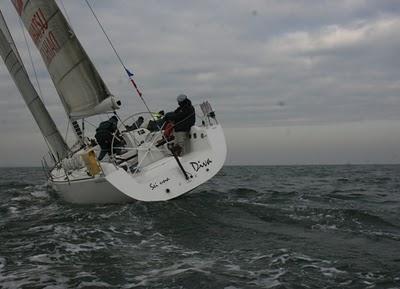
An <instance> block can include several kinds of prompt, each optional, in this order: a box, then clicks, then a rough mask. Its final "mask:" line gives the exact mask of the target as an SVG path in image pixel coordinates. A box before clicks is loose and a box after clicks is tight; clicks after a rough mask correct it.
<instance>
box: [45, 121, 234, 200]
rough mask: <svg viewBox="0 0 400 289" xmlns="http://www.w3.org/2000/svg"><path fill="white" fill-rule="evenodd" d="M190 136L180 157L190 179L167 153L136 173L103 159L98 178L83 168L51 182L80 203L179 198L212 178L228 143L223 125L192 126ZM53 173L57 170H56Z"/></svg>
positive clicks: (221, 160)
mask: <svg viewBox="0 0 400 289" xmlns="http://www.w3.org/2000/svg"><path fill="white" fill-rule="evenodd" d="M191 135H192V137H191V138H190V139H189V140H188V144H187V147H188V148H189V151H188V153H186V154H185V155H184V156H183V157H179V160H180V163H181V164H182V167H183V168H184V170H185V172H186V173H187V176H188V179H186V177H185V175H184V173H183V171H182V169H181V168H180V167H179V165H178V163H177V161H176V160H175V158H174V157H173V156H167V157H164V158H161V159H159V160H157V161H155V162H152V163H150V164H149V165H146V166H144V167H143V168H141V169H140V171H138V172H135V173H134V174H133V173H132V172H130V171H129V170H125V169H123V168H121V167H119V166H116V165H114V164H113V163H105V162H102V163H101V167H102V171H103V173H102V174H99V175H97V176H95V177H90V176H88V175H87V173H86V170H84V169H83V170H81V171H77V172H72V173H70V175H69V178H68V180H67V179H66V178H65V177H64V178H53V180H50V184H51V185H52V187H53V188H54V189H55V190H56V192H57V193H58V194H59V195H60V196H61V197H62V198H63V199H64V200H65V201H67V202H71V203H78V204H93V203H126V202H131V201H134V200H140V201H147V202H151V201H165V200H170V199H173V198H176V197H179V196H181V195H183V194H185V193H187V192H189V191H191V190H193V189H194V188H196V187H198V186H199V185H201V184H202V183H204V182H206V181H208V180H209V179H211V178H212V177H213V176H214V175H215V174H216V173H218V171H219V170H220V169H221V168H222V166H223V164H224V162H225V159H226V152H227V151H226V142H225V137H224V134H223V131H222V128H221V126H220V125H213V126H209V127H207V128H206V127H200V128H199V127H193V128H192V132H191ZM194 135H196V138H194ZM54 174H55V175H57V172H54V171H53V175H54Z"/></svg>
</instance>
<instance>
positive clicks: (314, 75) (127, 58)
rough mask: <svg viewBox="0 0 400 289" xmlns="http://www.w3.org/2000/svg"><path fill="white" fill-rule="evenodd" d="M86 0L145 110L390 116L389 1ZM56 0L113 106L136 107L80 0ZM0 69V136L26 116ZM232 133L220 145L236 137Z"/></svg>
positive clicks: (330, 121) (300, 121) (44, 77)
mask: <svg viewBox="0 0 400 289" xmlns="http://www.w3.org/2000/svg"><path fill="white" fill-rule="evenodd" d="M90 2H91V3H92V2H93V3H94V9H95V11H96V13H97V15H98V17H99V18H100V19H101V21H102V24H103V25H104V28H105V30H106V31H107V32H108V33H109V36H110V37H111V39H112V40H113V43H114V45H115V46H116V48H117V49H118V52H119V53H120V55H121V57H122V59H123V60H124V62H125V63H126V65H127V66H128V67H129V68H130V69H132V70H133V71H134V73H135V78H136V81H137V83H138V84H139V86H140V87H141V88H142V89H143V91H144V93H145V96H146V99H147V101H148V103H149V105H150V106H151V107H152V108H155V110H158V109H161V108H166V109H167V110H168V109H173V108H174V106H175V96H176V95H177V94H179V93H181V92H185V93H187V94H188V95H189V96H190V97H191V99H192V100H193V101H194V102H197V103H199V102H201V101H202V100H204V99H207V98H209V99H211V101H212V104H213V106H214V107H215V108H216V111H217V115H218V117H219V119H220V120H221V121H222V123H223V125H224V126H225V127H228V128H232V129H234V128H237V127H244V128H250V127H274V126H293V127H294V126H297V127H301V126H302V125H307V126H310V128H314V129H315V127H316V126H315V125H316V124H324V125H327V126H330V125H331V126H332V125H335V124H338V125H340V126H341V127H343V129H345V127H346V126H345V125H344V123H346V122H350V123H351V122H354V121H385V120H387V121H393V122H397V121H399V120H400V119H399V114H398V111H399V110H400V98H399V97H398V95H399V92H400V84H399V79H400V75H399V67H400V66H399V64H400V63H399V61H400V60H399V58H398V57H397V54H398V51H399V48H400V37H399V36H400V35H399V31H400V29H399V28H400V17H399V13H400V11H399V10H400V8H399V5H398V3H397V1H394V0H393V1H391V0H387V1H386V0H383V1H373V0H340V1H310V0H292V1H290V0H283V1H282V0H279V1H278V0H274V1H261V0H260V1H256V0H250V1H247V0H224V1H211V0H207V1H183V0H181V1H156V0H151V1H129V0H123V1H122V0H119V1H102V0H96V1H90ZM59 3H60V2H59ZM0 5H1V7H2V9H3V13H4V14H5V16H6V19H7V21H9V22H10V23H11V25H10V27H11V28H12V32H13V35H14V36H15V39H16V41H17V44H18V46H19V47H20V48H21V54H22V56H23V58H24V61H25V63H26V65H27V69H28V70H29V71H31V68H30V67H29V65H30V64H29V65H28V63H29V58H28V56H27V51H26V48H25V43H24V40H23V37H22V34H21V32H20V31H19V26H18V22H17V21H16V13H15V12H14V11H13V8H12V7H11V4H10V3H9V1H8V0H0ZM64 5H65V7H66V9H67V12H68V16H69V19H70V20H71V22H72V26H73V28H74V30H75V32H76V34H77V36H78V38H79V39H80V41H81V42H82V45H83V46H84V47H85V49H86V50H87V52H88V54H89V56H90V57H91V59H92V60H93V62H94V63H95V65H96V67H97V68H98V70H99V72H100V74H101V75H102V76H103V78H104V80H105V82H106V83H107V85H108V86H109V88H110V90H111V91H112V92H113V93H114V94H115V95H117V96H120V97H121V99H122V100H123V102H124V104H125V106H124V108H123V109H122V111H121V112H122V113H123V114H126V115H127V114H129V113H132V112H134V111H140V110H143V106H142V104H141V102H140V100H139V99H138V98H137V97H136V95H135V93H134V91H132V89H131V87H130V83H129V82H128V81H127V79H126V76H125V75H124V71H123V69H122V68H121V67H120V65H119V63H118V61H117V59H116V57H115V55H114V54H113V52H112V50H111V48H110V47H109V45H108V43H107V42H106V40H105V38H104V35H103V34H102V33H101V31H100V29H99V27H98V26H97V24H96V22H95V20H94V19H93V17H92V15H91V14H90V11H89V10H88V9H87V7H86V4H85V3H84V1H64ZM60 6H61V5H60ZM33 56H34V62H35V64H37V69H38V75H39V78H40V82H41V85H42V89H43V91H44V92H45V93H44V95H43V98H44V100H45V102H46V104H47V105H48V107H49V110H50V112H51V114H52V115H53V116H56V122H57V124H58V125H60V127H61V128H62V130H63V131H65V129H66V118H65V115H64V113H63V108H62V105H61V103H60V101H59V100H58V98H56V97H55V96H56V92H55V90H54V88H53V87H52V85H51V83H50V81H49V76H48V73H47V71H46V69H45V68H44V65H43V64H42V61H41V59H40V56H39V54H38V53H37V52H36V51H35V50H33ZM6 73H7V72H6V71H5V68H4V66H3V67H2V68H0V77H1V79H0V89H1V91H2V94H3V97H2V98H1V100H0V104H1V106H0V109H1V110H2V112H1V113H0V122H6V123H8V124H7V125H2V126H1V127H0V130H2V131H6V132H7V133H9V132H10V130H11V129H17V130H18V127H19V126H20V127H23V126H24V122H25V121H26V120H27V119H29V118H28V117H26V116H24V117H21V118H16V117H15V116H13V115H14V113H17V114H21V115H22V114H24V113H25V114H26V112H24V109H25V108H24V104H23V102H22V101H17V99H20V96H19V95H18V92H17V91H16V90H15V89H14V88H13V87H14V84H13V83H10V78H9V77H6V75H5V74H6ZM282 103H284V104H285V105H280V104H282ZM3 107H7V108H6V109H5V108H3ZM13 112H14V113H13ZM96 121H97V119H96V118H94V119H93V122H96ZM9 123H14V124H13V125H12V126H11V125H10V124H9ZM349 126H350V125H349ZM392 130H393V132H395V131H396V130H395V128H392ZM254 133H255V132H254ZM268 133H271V134H272V135H274V134H276V135H277V136H279V133H278V132H277V131H276V130H268ZM316 133H317V134H319V135H321V136H323V135H324V134H323V132H321V130H316ZM233 135H234V134H228V137H229V140H230V142H233V140H234V141H239V140H237V139H235V137H234V136H233ZM297 139H298V141H300V136H298V138H297ZM281 140H282V141H284V140H283V139H281ZM260 141H261V142H262V143H263V144H264V145H265V144H267V142H268V141H267V140H266V139H263V140H260ZM291 141H293V142H295V140H294V139H291ZM7 148H8V149H9V147H7ZM257 149H258V150H259V151H262V146H260V147H259V148H257ZM234 155H236V153H235V154H234ZM231 162H233V163H234V162H235V160H234V159H231Z"/></svg>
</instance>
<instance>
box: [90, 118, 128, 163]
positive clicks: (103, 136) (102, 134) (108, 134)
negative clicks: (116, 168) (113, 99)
mask: <svg viewBox="0 0 400 289" xmlns="http://www.w3.org/2000/svg"><path fill="white" fill-rule="evenodd" d="M117 126H118V118H117V117H116V116H115V115H114V116H112V117H111V118H110V119H109V120H106V121H103V122H101V123H100V125H99V127H98V128H97V129H96V135H95V138H96V140H97V143H98V144H99V146H100V147H101V152H100V155H99V157H98V158H97V159H98V160H99V161H101V160H102V159H103V158H104V156H105V155H106V154H107V153H108V154H111V145H112V144H113V147H114V150H113V151H114V153H119V152H120V151H121V149H120V147H121V146H122V145H123V140H122V137H121V136H120V135H119V131H118V129H117ZM114 133H115V134H116V137H115V139H114V143H113V138H114Z"/></svg>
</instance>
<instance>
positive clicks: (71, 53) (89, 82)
mask: <svg viewBox="0 0 400 289" xmlns="http://www.w3.org/2000/svg"><path fill="white" fill-rule="evenodd" d="M11 1H12V2H13V4H14V6H15V8H16V10H17V12H18V14H19V15H20V17H21V19H22V21H23V23H24V25H25V27H26V29H27V30H28V32H29V34H30V35H31V37H32V40H33V42H34V43H35V45H36V47H37V48H38V50H39V51H40V54H41V55H42V58H43V60H44V62H45V64H46V67H47V69H48V71H49V73H50V76H51V78H52V80H53V82H54V85H55V87H56V89H57V92H58V94H59V95H60V98H61V100H62V102H63V104H64V107H65V109H66V111H67V113H68V114H69V116H70V117H72V118H83V117H86V116H90V115H94V114H100V113H105V112H109V111H113V110H116V109H118V108H119V104H120V103H119V101H116V100H115V98H114V97H113V96H111V94H110V92H109V91H108V89H107V87H106V85H105V83H104V82H103V80H102V79H101V77H100V75H99V74H98V72H97V70H96V68H95V67H94V65H93V63H92V62H91V61H90V59H89V57H88V56H87V54H86V52H85V51H84V49H83V47H82V45H81V44H80V43H79V41H78V39H77V37H76V36H75V34H74V32H73V31H72V29H71V27H70V26H69V24H68V22H67V21H66V19H65V17H64V15H63V14H62V13H61V11H60V9H59V8H58V6H57V4H56V3H55V1H54V0H11Z"/></svg>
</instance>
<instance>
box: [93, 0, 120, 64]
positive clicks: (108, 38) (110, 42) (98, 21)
mask: <svg viewBox="0 0 400 289" xmlns="http://www.w3.org/2000/svg"><path fill="white" fill-rule="evenodd" d="M85 2H86V5H87V6H88V7H89V9H90V11H91V12H92V14H93V16H94V18H95V19H96V21H97V23H98V24H99V26H100V28H101V30H102V31H103V33H104V36H105V37H106V38H107V40H108V43H109V44H110V45H111V48H112V49H113V50H114V53H115V55H116V56H117V58H118V60H119V62H120V63H121V65H122V66H123V67H124V68H125V69H126V67H125V65H124V62H123V61H122V59H121V56H119V54H118V51H117V49H116V48H115V47H114V44H113V43H112V41H111V39H110V37H108V34H107V33H106V31H105V30H104V28H103V25H101V23H100V20H99V18H98V17H97V15H96V13H95V12H94V10H93V8H92V6H91V5H90V4H89V1H88V0H85Z"/></svg>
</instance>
